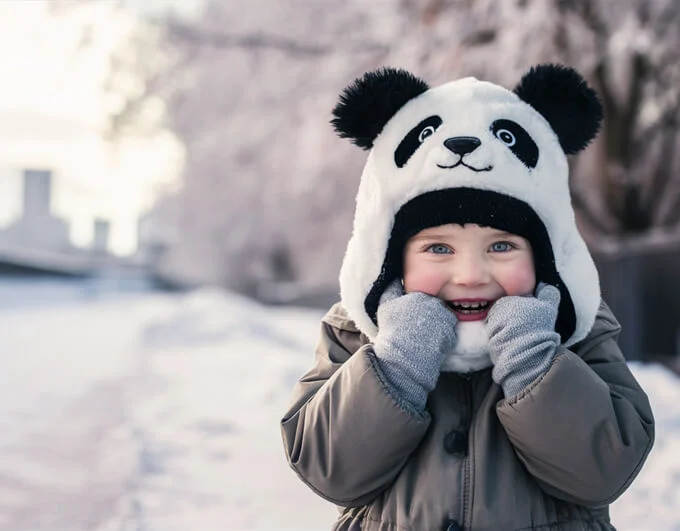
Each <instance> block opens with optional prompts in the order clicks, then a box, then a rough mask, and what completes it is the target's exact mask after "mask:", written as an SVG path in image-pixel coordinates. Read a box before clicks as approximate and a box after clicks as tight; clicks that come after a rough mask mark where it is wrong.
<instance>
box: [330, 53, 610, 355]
mask: <svg viewBox="0 0 680 531" xmlns="http://www.w3.org/2000/svg"><path fill="white" fill-rule="evenodd" d="M333 116H334V118H333V120H332V122H331V123H332V124H333V126H334V128H335V130H336V132H337V133H338V134H339V135H340V136H341V137H343V138H348V139H350V140H351V141H352V142H353V143H355V144H356V145H358V146H359V147H361V148H363V149H365V150H369V153H368V158H367V161H366V164H365V167H364V169H363V173H362V175H361V182H360V184H359V190H358V194H357V197H356V211H355V217H354V225H353V232H352V236H351V238H350V241H349V243H348V246H347V250H346V253H345V257H344V260H343V263H342V267H341V271H340V295H341V302H342V304H343V306H344V308H345V309H346V311H347V313H348V315H349V317H350V318H351V319H352V320H353V321H354V322H355V324H356V325H357V327H358V328H359V329H360V330H361V331H362V332H363V333H364V334H365V335H366V336H368V338H369V339H371V340H372V339H374V338H375V336H376V334H377V332H378V327H377V322H376V313H377V309H378V304H379V301H380V296H381V295H382V293H383V291H384V289H385V288H386V287H387V286H388V284H389V283H390V282H391V281H392V280H394V279H398V278H400V277H401V276H402V258H403V251H404V246H405V244H406V242H407V240H408V239H409V238H410V237H411V236H413V235H414V234H416V233H417V232H419V231H421V230H423V229H425V228H428V227H433V226H437V225H443V224H447V223H456V224H464V223H475V224H478V225H482V226H487V227H494V228H497V229H500V230H504V231H507V232H511V233H514V234H517V235H519V236H522V237H524V238H526V239H527V240H529V242H530V243H531V246H532V250H533V254H534V265H535V270H536V280H537V282H546V283H548V284H552V285H554V286H556V287H557V288H558V289H559V290H560V293H561V300H560V307H559V313H558V317H557V322H556V325H555V329H556V331H557V332H558V333H559V334H560V336H561V338H562V343H564V344H565V345H566V346H569V345H571V344H573V343H576V342H577V341H579V340H581V339H583V338H584V337H585V336H586V335H587V334H588V332H589V331H590V329H591V327H592V325H593V323H594V321H595V314H596V312H597V309H598V306H599V303H600V285H599V279H598V274H597V270H596V268H595V265H594V263H593V260H592V258H591V256H590V254H589V252H588V249H587V248H586V245H585V242H584V241H583V239H582V237H581V235H580V234H579V232H578V230H577V228H576V223H575V218H574V211H573V208H572V205H571V197H570V193H569V184H568V180H569V168H568V164H567V157H566V155H569V154H574V153H577V152H579V151H581V150H583V149H584V148H585V147H586V146H587V144H588V143H589V142H590V141H591V140H592V139H593V138H594V137H595V135H596V134H597V131H598V129H599V127H600V123H601V121H602V117H603V112H602V106H601V105H600V102H599V100H598V98H597V95H596V94H595V92H594V91H593V90H592V89H591V88H590V87H589V86H588V85H587V84H586V82H585V81H584V79H583V78H582V77H581V76H580V75H579V74H578V73H577V72H575V71H574V70H572V69H571V68H568V67H565V66H561V65H552V64H547V65H539V66H535V67H533V68H531V69H530V70H529V71H528V72H527V73H526V74H524V76H523V77H522V79H521V80H520V82H519V83H518V84H517V85H516V87H515V88H514V89H513V90H512V91H509V90H507V89H505V88H503V87H501V86H498V85H495V84H492V83H489V82H485V81H479V80H477V79H475V78H472V77H467V78H463V79H458V80H455V81H451V82H449V83H446V84H444V85H441V86H438V87H434V88H430V87H429V86H428V85H427V84H426V83H425V82H424V81H422V80H421V79H418V78H417V77H415V76H414V75H413V74H411V73H409V72H407V71H404V70H398V69H392V68H382V69H379V70H376V71H372V72H368V73H366V74H364V76H363V77H361V78H359V79H356V80H355V81H354V82H353V83H352V84H351V85H349V86H348V87H347V88H346V89H345V90H344V91H343V93H342V94H341V95H340V99H339V102H338V103H337V105H336V107H335V109H334V110H333Z"/></svg>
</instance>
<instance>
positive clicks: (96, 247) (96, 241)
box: [92, 218, 111, 254]
mask: <svg viewBox="0 0 680 531" xmlns="http://www.w3.org/2000/svg"><path fill="white" fill-rule="evenodd" d="M110 232H111V223H110V222H109V221H107V220H105V219H101V218H97V219H95V220H94V238H93V240H92V250H93V251H94V252H95V253H97V254H108V252H109V233H110Z"/></svg>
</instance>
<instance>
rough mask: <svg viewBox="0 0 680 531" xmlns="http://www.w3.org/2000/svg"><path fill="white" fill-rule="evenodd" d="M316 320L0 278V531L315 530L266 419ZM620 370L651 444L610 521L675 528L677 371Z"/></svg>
mask: <svg viewBox="0 0 680 531" xmlns="http://www.w3.org/2000/svg"><path fill="white" fill-rule="evenodd" d="M321 315H322V312H320V311H314V310H303V309H291V308H287V309H286V308H264V307H261V306H259V305H258V304H256V303H253V302H251V301H248V300H245V299H242V298H239V297H237V296H234V295H231V294H226V293H222V292H219V291H199V292H195V293H193V294H189V295H167V294H166V295H163V294H152V293H145V294H144V293H137V294H134V293H128V294H113V293H106V292H101V291H97V290H96V289H92V286H87V285H81V284H67V283H63V282H62V283H60V282H48V283H41V284H35V283H17V282H11V283H9V282H6V281H0V531H29V530H30V531H43V530H50V531H81V530H82V531H85V530H88V531H90V530H92V531H174V530H178V531H179V530H182V531H189V530H191V531H194V530H199V531H213V530H215V531H217V530H227V531H247V530H264V529H279V530H291V531H293V530H294V531H304V530H310V531H316V530H319V531H322V530H324V529H329V528H330V524H331V522H332V521H333V520H334V518H335V514H336V512H335V508H334V507H332V506H331V505H329V504H327V503H326V502H324V501H322V500H320V499H319V498H317V497H316V496H315V495H314V494H313V493H312V492H311V491H309V490H308V489H307V488H306V487H305V486H304V485H303V484H302V483H301V482H300V481H299V480H298V479H297V478H296V477H295V475H294V474H293V472H292V471H291V470H290V469H289V468H288V466H287V464H286V462H285V457H284V453H283V449H282V445H281V438H280V432H279V427H278V422H279V419H280V417H281V414H282V413H283V411H284V410H285V408H286V405H287V402H288V398H289V396H290V391H291V388H292V385H293V383H294V382H295V380H296V379H297V378H298V377H299V376H300V375H301V374H302V373H303V372H304V371H305V370H306V369H307V368H308V367H309V365H310V363H311V362H312V360H313V348H314V344H315V342H316V336H317V331H318V323H319V319H320V317H321ZM632 366H633V370H634V371H635V373H636V375H637V376H638V378H639V380H640V381H641V383H642V384H643V386H644V387H645V388H646V389H647V391H648V392H649V394H650V396H651V399H652V402H653V406H654V410H655V414H656V418H657V442H656V446H655V449H654V450H653V453H652V455H651V456H650V458H649V460H648V462H647V465H646V466H645V468H644V470H643V471H642V473H641V475H640V476H639V477H638V479H637V480H636V482H635V483H634V484H633V487H632V488H631V489H630V490H629V491H628V492H627V493H626V494H624V496H623V497H622V498H621V499H620V500H618V501H617V502H616V503H615V504H614V506H613V509H612V513H613V519H614V522H615V524H616V525H617V528H618V529H619V530H620V531H634V530H635V531H638V530H640V531H646V530H650V531H664V530H680V509H676V508H677V507H680V410H679V409H678V404H680V380H678V379H677V378H676V377H675V376H674V375H672V374H671V373H669V372H667V371H666V370H664V369H663V368H661V367H659V366H642V365H637V364H635V365H632Z"/></svg>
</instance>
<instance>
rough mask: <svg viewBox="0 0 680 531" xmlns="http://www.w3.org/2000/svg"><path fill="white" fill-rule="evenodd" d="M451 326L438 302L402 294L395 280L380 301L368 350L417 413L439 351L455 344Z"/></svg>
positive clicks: (434, 381)
mask: <svg viewBox="0 0 680 531" xmlns="http://www.w3.org/2000/svg"><path fill="white" fill-rule="evenodd" d="M456 322H457V319H456V316H455V315H454V314H453V312H452V311H451V310H449V309H448V308H447V307H446V304H445V303H444V302H443V301H442V300H440V299H438V298H436V297H433V296H431V295H426V294H425V293H417V292H415V293H406V294H405V293H404V290H403V288H402V286H401V283H400V282H399V281H398V280H396V281H394V282H393V283H392V284H390V285H389V286H388V288H387V289H386V290H385V292H384V293H383V295H382V297H381V298H380V305H379V306H378V335H377V336H376V338H375V341H374V342H373V350H374V351H375V355H376V357H377V358H378V361H379V365H380V368H381V369H382V371H383V374H384V376H385V378H386V379H387V381H388V382H389V384H390V385H391V386H392V388H393V390H394V391H395V393H396V394H397V395H398V396H399V397H400V398H402V399H403V400H405V401H406V402H407V403H408V404H410V405H411V406H412V407H413V408H415V410H417V411H423V410H424V409H425V403H426V401H427V395H428V393H429V392H430V391H432V389H434V387H435V385H436V384H437V379H438V378H439V368H440V366H441V363H442V358H443V356H444V353H445V352H447V351H448V350H450V349H451V348H452V347H453V345H454V344H455V341H456V333H455V330H454V327H455V326H456Z"/></svg>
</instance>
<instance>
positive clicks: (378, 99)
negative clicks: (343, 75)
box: [331, 67, 430, 150]
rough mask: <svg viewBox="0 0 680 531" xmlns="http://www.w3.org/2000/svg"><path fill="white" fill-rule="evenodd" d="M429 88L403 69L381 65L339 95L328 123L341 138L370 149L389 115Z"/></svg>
mask: <svg viewBox="0 0 680 531" xmlns="http://www.w3.org/2000/svg"><path fill="white" fill-rule="evenodd" d="M429 88H430V87H429V86H428V84H427V83H425V81H423V80H422V79H419V78H417V77H416V76H414V75H413V74H411V73H410V72H407V71H406V70H401V69H395V68H389V67H384V68H380V69H378V70H374V71H372V72H367V73H366V74H364V75H363V77H361V78H358V79H355V80H354V82H353V83H352V84H351V85H349V86H348V87H347V88H346V89H345V90H344V91H343V92H342V94H340V101H339V102H338V104H337V105H336V106H335V108H334V109H333V116H334V117H335V118H333V119H332V120H331V124H333V127H334V128H335V132H336V133H337V134H338V135H339V136H340V137H342V138H349V139H350V140H351V141H352V142H353V143H354V144H356V145H357V146H359V147H361V148H363V149H366V150H368V149H371V148H372V147H373V141H374V140H375V138H376V137H377V136H378V135H379V134H380V132H381V131H382V129H383V127H384V126H385V124H386V123H387V122H388V121H389V120H390V118H392V116H394V114H395V113H396V112H397V111H398V110H399V109H401V108H402V107H403V106H404V104H405V103H406V102H408V101H409V100H412V99H413V98H415V97H416V96H419V95H420V94H422V93H423V92H425V91H426V90H428V89H429Z"/></svg>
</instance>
